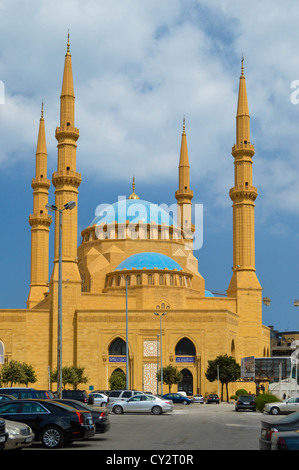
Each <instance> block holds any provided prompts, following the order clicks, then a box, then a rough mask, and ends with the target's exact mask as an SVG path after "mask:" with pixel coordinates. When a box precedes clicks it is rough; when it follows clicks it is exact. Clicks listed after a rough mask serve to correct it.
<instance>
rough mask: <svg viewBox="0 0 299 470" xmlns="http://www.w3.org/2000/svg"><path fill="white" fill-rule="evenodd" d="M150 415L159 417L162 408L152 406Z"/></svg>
mask: <svg viewBox="0 0 299 470" xmlns="http://www.w3.org/2000/svg"><path fill="white" fill-rule="evenodd" d="M152 413H153V414H154V415H160V414H162V408H161V407H160V406H153V408H152Z"/></svg>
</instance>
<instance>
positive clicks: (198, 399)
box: [192, 394, 205, 403]
mask: <svg viewBox="0 0 299 470" xmlns="http://www.w3.org/2000/svg"><path fill="white" fill-rule="evenodd" d="M192 401H193V403H204V402H205V401H204V399H203V396H202V395H200V394H198V395H194V396H193V398H192Z"/></svg>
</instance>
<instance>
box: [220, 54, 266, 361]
mask: <svg viewBox="0 0 299 470" xmlns="http://www.w3.org/2000/svg"><path fill="white" fill-rule="evenodd" d="M254 153H255V152H254V146H253V145H252V144H251V142H250V116H249V110H248V101H247V92H246V81H245V75H244V66H243V58H242V66H241V76H240V83H239V97H238V107H237V116H236V144H235V145H234V146H233V148H232V155H233V157H234V164H235V185H234V187H233V188H231V190H230V192H229V195H230V198H231V200H232V201H233V268H232V270H233V274H232V278H231V281H230V285H229V287H228V290H227V295H228V297H234V298H236V308H237V314H238V315H239V322H238V325H239V334H240V340H239V345H238V352H237V356H238V358H239V359H240V358H241V357H246V356H256V357H260V356H262V355H263V351H262V344H263V341H262V339H263V332H262V288H261V286H260V283H259V281H258V278H257V276H256V272H255V228H254V209H255V204H254V201H255V199H256V197H257V189H256V188H255V187H254V186H253V185H252V157H253V155H254Z"/></svg>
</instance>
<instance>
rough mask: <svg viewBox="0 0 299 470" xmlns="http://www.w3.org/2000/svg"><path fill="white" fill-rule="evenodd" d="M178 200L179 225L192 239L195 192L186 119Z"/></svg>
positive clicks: (177, 192)
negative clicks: (192, 183) (191, 184)
mask: <svg viewBox="0 0 299 470" xmlns="http://www.w3.org/2000/svg"><path fill="white" fill-rule="evenodd" d="M175 197H176V200H177V210H178V212H177V224H178V225H179V226H181V228H182V229H183V233H184V237H185V238H191V209H192V203H191V200H192V198H193V191H191V189H190V165H189V157H188V147H187V136H186V128H185V117H184V120H183V133H182V140H181V152H180V163H179V189H178V190H177V191H176V193H175Z"/></svg>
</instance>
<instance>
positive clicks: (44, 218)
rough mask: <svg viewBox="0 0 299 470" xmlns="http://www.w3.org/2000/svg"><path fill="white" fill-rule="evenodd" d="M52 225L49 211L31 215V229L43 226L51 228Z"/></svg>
mask: <svg viewBox="0 0 299 470" xmlns="http://www.w3.org/2000/svg"><path fill="white" fill-rule="evenodd" d="M51 223H52V217H51V216H50V215H48V213H47V211H46V210H45V212H39V213H35V214H30V215H29V224H30V225H31V227H37V226H43V227H49V226H50V225H51Z"/></svg>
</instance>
